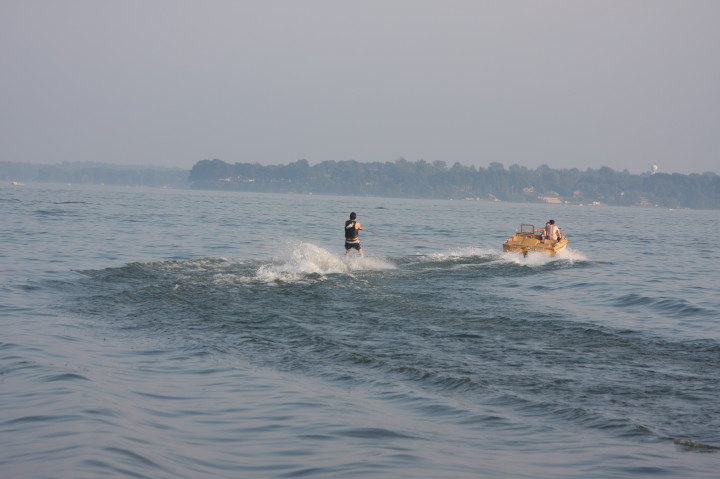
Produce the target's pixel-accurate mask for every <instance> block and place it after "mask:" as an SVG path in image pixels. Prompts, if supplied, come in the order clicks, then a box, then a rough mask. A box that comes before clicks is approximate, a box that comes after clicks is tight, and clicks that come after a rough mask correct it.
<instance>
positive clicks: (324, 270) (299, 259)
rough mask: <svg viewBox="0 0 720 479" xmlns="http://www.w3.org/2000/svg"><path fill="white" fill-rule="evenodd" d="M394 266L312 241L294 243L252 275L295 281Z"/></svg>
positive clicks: (268, 278) (272, 279)
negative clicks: (342, 254)
mask: <svg viewBox="0 0 720 479" xmlns="http://www.w3.org/2000/svg"><path fill="white" fill-rule="evenodd" d="M395 268H396V266H395V265H393V264H392V263H389V262H387V261H383V260H382V259H379V258H368V257H363V258H361V257H359V256H356V255H354V256H351V257H350V258H347V259H346V258H344V257H340V256H337V255H334V254H332V253H330V252H329V251H327V250H326V249H323V248H321V247H319V246H316V245H314V244H312V243H299V244H297V245H295V246H294V247H293V248H292V249H291V250H290V251H289V252H288V253H287V255H286V256H285V257H281V258H278V259H275V260H273V262H272V263H270V264H265V265H262V266H260V267H259V268H258V270H257V273H256V275H255V276H256V278H257V279H260V280H262V281H268V282H274V281H283V282H285V281H287V282H296V281H303V280H307V279H309V278H312V279H316V280H317V279H324V278H325V277H326V276H328V275H331V274H351V273H352V272H354V271H367V270H371V271H377V270H388V269H395Z"/></svg>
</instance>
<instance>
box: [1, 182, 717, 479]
mask: <svg viewBox="0 0 720 479" xmlns="http://www.w3.org/2000/svg"><path fill="white" fill-rule="evenodd" d="M0 211H1V215H2V216H1V217H2V220H3V228H2V230H3V232H2V241H1V242H0V262H1V263H0V264H2V268H1V269H0V327H1V328H2V335H1V336H0V477H3V478H68V479H79V478H98V477H103V478H107V477H118V478H120V477H122V478H125V477H134V478H173V479H177V478H188V479H197V478H291V477H313V478H316V477H317V478H369V477H377V478H413V479H417V478H433V479H437V478H579V477H582V478H623V477H671V478H679V477H682V478H691V477H693V478H711V477H712V478H715V477H718V470H720V400H719V398H720V294H718V293H719V291H718V289H719V287H718V285H719V284H720V271H719V268H720V253H719V251H718V248H717V241H716V236H717V233H716V231H715V230H716V229H717V226H718V224H720V212H718V211H690V210H663V209H641V208H632V209H631V208H608V207H579V206H570V205H537V204H531V205H529V204H507V203H485V202H474V201H443V200H409V199H388V198H364V197H363V198H356V197H329V196H310V195H307V196H301V195H274V194H265V195H263V194H243V193H229V192H207V191H181V190H162V189H158V190H154V189H142V188H110V187H100V186H92V187H90V186H87V187H83V186H63V185H42V184H28V185H23V186H10V185H3V186H0ZM350 211H355V212H357V214H358V220H359V221H360V222H361V223H362V225H363V228H364V231H363V232H362V233H361V240H362V243H363V247H364V249H365V258H363V259H359V258H357V257H356V256H353V257H351V258H350V259H349V260H344V259H343V253H344V250H343V236H342V231H341V228H342V225H343V223H344V221H345V220H346V219H347V216H348V214H349V212H350ZM550 218H553V219H555V220H557V223H558V225H559V226H560V227H561V229H562V230H563V231H564V232H565V233H566V234H567V235H568V237H569V246H568V248H567V250H566V251H564V252H563V253H562V254H561V255H559V256H558V257H555V258H552V259H551V258H545V257H536V256H533V255H530V256H528V257H527V258H522V257H520V256H518V255H514V254H507V253H502V248H501V244H502V242H503V241H504V240H505V239H506V238H507V236H509V234H510V233H512V231H513V230H514V229H515V228H516V226H517V225H518V224H519V223H521V222H523V223H535V224H536V225H538V226H542V225H544V223H545V221H547V220H548V219H550Z"/></svg>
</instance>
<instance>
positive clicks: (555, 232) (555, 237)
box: [540, 220, 562, 243]
mask: <svg viewBox="0 0 720 479" xmlns="http://www.w3.org/2000/svg"><path fill="white" fill-rule="evenodd" d="M541 231H542V234H541V235H540V241H542V242H543V243H544V242H545V240H546V239H549V240H550V241H560V240H561V239H562V233H561V232H560V228H558V227H557V226H555V220H550V221H548V222H547V223H545V228H543V229H542V230H541Z"/></svg>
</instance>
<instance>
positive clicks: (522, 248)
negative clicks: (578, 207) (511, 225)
mask: <svg viewBox="0 0 720 479" xmlns="http://www.w3.org/2000/svg"><path fill="white" fill-rule="evenodd" d="M565 246H567V238H562V239H561V240H560V241H545V242H542V240H541V239H540V235H539V234H530V233H515V234H513V235H512V236H511V237H510V238H508V239H507V241H505V243H503V251H509V252H512V253H520V254H522V255H523V256H526V255H527V254H528V253H540V254H544V255H547V256H555V255H556V254H557V253H558V252H559V251H562V249H563V248H565Z"/></svg>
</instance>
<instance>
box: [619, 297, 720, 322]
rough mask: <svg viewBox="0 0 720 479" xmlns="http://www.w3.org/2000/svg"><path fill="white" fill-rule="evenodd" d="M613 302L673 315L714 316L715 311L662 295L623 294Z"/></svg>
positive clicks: (627, 306)
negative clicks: (656, 296) (654, 296)
mask: <svg viewBox="0 0 720 479" xmlns="http://www.w3.org/2000/svg"><path fill="white" fill-rule="evenodd" d="M612 303H613V304H614V305H615V306H618V307H620V308H635V307H647V308H649V309H651V310H654V311H658V312H661V313H663V314H666V315H669V316H672V317H680V318H682V317H688V316H708V317H711V316H714V315H715V314H716V312H715V311H712V310H709V309H706V308H703V307H700V306H696V305H694V304H692V303H690V302H688V301H687V300H685V299H677V298H668V297H660V298H653V297H650V296H645V295H641V294H637V293H631V294H626V295H623V296H621V297H619V298H616V299H613V300H612Z"/></svg>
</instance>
